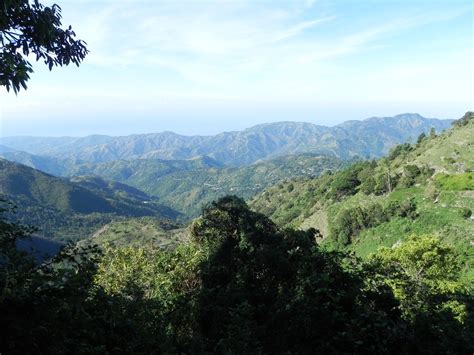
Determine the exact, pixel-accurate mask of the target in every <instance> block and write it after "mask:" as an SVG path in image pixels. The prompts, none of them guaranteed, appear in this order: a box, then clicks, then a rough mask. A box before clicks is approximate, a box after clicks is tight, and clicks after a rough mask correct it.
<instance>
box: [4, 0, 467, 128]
mask: <svg viewBox="0 0 474 355" xmlns="http://www.w3.org/2000/svg"><path fill="white" fill-rule="evenodd" d="M56 2H58V3H59V5H60V6H61V7H62V9H63V25H64V26H67V25H69V24H71V25H72V26H73V29H74V30H75V31H76V33H77V34H78V37H79V38H81V39H83V40H85V41H86V42H87V43H88V48H89V50H90V51H91V53H90V54H89V56H88V57H87V58H86V60H85V61H84V63H83V64H82V65H81V66H80V67H79V68H75V67H72V66H69V67H64V68H55V69H53V71H52V72H49V71H48V70H47V69H46V68H44V66H43V65H42V63H38V64H36V65H35V66H34V68H35V73H33V74H32V76H31V80H30V81H29V83H28V90H27V91H22V92H20V93H19V94H18V96H15V95H14V94H13V93H8V94H7V93H6V91H2V92H1V93H0V121H1V122H0V136H12V135H35V136H61V135H69V136H84V135H88V134H108V135H127V134H134V133H147V132H161V131H174V132H177V133H180V134H186V135H194V134H201V135H207V134H215V133H219V132H222V131H231V130H240V129H244V128H247V127H250V126H253V125H255V124H259V123H267V122H275V121H306V122H311V123H315V124H322V125H329V126H333V125H335V124H337V123H340V122H343V121H346V120H351V119H364V118H367V117H371V116H392V115H396V114H400V113H404V112H417V113H420V114H421V115H423V116H425V117H436V118H459V117H460V116H462V114H463V113H464V112H465V111H467V110H469V109H472V108H473V107H474V97H473V95H474V93H473V90H472V87H473V82H474V66H473V65H472V58H474V55H473V54H474V46H473V27H472V21H473V7H474V6H473V3H472V2H471V1H456V0H454V1H453V0H444V1H435V2H434V1H426V0H416V1H408V0H407V1H397V2H392V1H350V2H347V1H330V0H318V1H278V2H274V1H259V2H252V1H244V0H236V1H230V0H229V1H225V0H222V1H197V2H191V1H179V2H178V1H139V2H134V1H118V2H117V1H108V0H107V1H105V0H103V1H86V0H82V1H78V0H75V1H71V0H67V1H66V0H58V1H56ZM50 3H52V2H49V1H47V2H45V4H48V5H49V4H50Z"/></svg>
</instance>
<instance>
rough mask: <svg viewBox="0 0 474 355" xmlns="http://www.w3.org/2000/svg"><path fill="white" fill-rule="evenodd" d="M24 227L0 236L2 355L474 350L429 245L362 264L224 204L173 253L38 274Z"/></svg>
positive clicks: (460, 299)
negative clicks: (19, 246)
mask: <svg viewBox="0 0 474 355" xmlns="http://www.w3.org/2000/svg"><path fill="white" fill-rule="evenodd" d="M17 228H18V227H16V226H14V225H13V224H2V225H1V229H0V237H1V240H2V242H6V243H7V244H8V242H10V244H8V245H9V246H8V247H6V246H5V247H3V245H7V244H2V247H3V248H2V260H8V263H6V262H3V261H2V264H1V271H2V273H1V275H2V284H1V285H0V286H1V295H2V298H1V299H0V311H1V313H2V317H1V319H0V329H1V331H2V337H1V340H0V349H1V350H2V352H3V351H4V352H5V353H31V352H35V353H65V352H69V353H70V352H75V353H104V352H112V353H160V352H174V353H176V352H180V353H206V352H217V353H314V352H326V353H394V352H396V353H413V352H418V353H423V352H426V353H469V352H472V350H473V349H472V348H471V346H472V344H473V343H472V339H470V338H469V337H470V336H472V334H474V333H473V332H471V331H472V330H473V329H472V295H470V294H469V290H468V289H467V288H466V286H464V285H463V284H462V283H461V282H460V281H459V280H458V276H459V270H460V265H459V263H458V261H459V260H458V258H457V256H456V254H455V252H454V251H453V250H452V249H451V248H449V247H447V246H445V245H444V244H442V243H440V241H439V240H437V239H433V238H431V237H421V238H420V239H416V238H414V239H413V240H412V241H409V242H408V243H406V244H401V245H400V246H399V247H397V248H395V249H386V250H382V251H381V252H380V254H377V255H375V256H374V257H373V258H372V259H371V260H369V261H368V262H365V263H363V262H361V261H360V260H358V259H356V258H354V257H353V256H351V255H348V254H344V253H340V252H328V251H325V250H323V249H321V248H320V247H318V246H317V245H316V244H315V242H314V230H309V231H307V232H305V231H295V230H291V229H279V228H278V227H277V226H276V225H275V224H273V223H272V222H271V221H270V220H269V219H268V218H266V217H264V216H263V215H261V214H258V213H255V212H252V211H250V210H249V209H248V207H247V205H246V204H245V202H244V201H242V200H241V199H239V198H236V197H226V198H223V199H221V200H219V201H217V202H215V203H212V204H211V205H209V206H208V207H207V208H206V209H205V210H204V211H203V214H202V216H201V217H200V218H199V219H198V220H196V222H195V223H194V224H193V226H192V240H191V241H190V242H189V243H186V244H183V245H181V246H179V247H178V248H176V249H175V250H170V251H163V250H161V249H156V248H153V247H124V248H119V249H117V248H114V247H110V246H109V247H107V246H106V247H105V248H103V250H102V251H98V250H96V249H94V248H91V249H88V250H84V249H83V250H80V249H77V248H76V249H69V250H66V251H64V252H63V253H62V254H60V255H59V256H58V257H57V258H56V260H55V261H53V262H47V263H46V264H43V265H39V266H37V265H34V264H33V263H31V262H29V261H28V259H27V258H26V257H25V256H24V255H21V254H20V253H19V252H17V251H16V249H15V248H14V246H13V245H12V244H11V242H12V241H13V240H14V239H15V238H19V237H23V236H24V234H25V233H24V232H22V231H21V230H18V229H17ZM399 265H400V266H401V267H399Z"/></svg>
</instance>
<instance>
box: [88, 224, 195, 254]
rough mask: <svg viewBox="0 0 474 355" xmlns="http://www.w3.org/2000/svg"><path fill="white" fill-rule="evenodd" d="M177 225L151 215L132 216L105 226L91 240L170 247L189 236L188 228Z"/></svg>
mask: <svg viewBox="0 0 474 355" xmlns="http://www.w3.org/2000/svg"><path fill="white" fill-rule="evenodd" d="M176 227H177V226H176V225H165V224H163V221H160V220H157V219H154V218H151V217H142V218H131V219H126V220H122V221H116V222H112V223H109V224H107V225H105V226H103V227H102V228H100V229H99V230H98V231H96V232H95V233H94V234H93V235H92V237H91V238H90V239H89V241H91V242H92V243H96V244H99V245H100V244H103V243H110V244H112V245H114V246H117V247H121V246H130V245H140V246H143V245H147V244H151V245H153V246H158V247H160V248H165V249H168V248H174V247H175V246H176V245H177V244H179V243H181V242H183V241H184V240H186V239H187V238H188V235H187V230H186V229H180V228H176Z"/></svg>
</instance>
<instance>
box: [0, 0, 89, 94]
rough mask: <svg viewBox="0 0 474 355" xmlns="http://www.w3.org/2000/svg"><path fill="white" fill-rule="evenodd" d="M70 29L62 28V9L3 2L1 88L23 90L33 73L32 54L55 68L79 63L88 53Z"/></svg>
mask: <svg viewBox="0 0 474 355" xmlns="http://www.w3.org/2000/svg"><path fill="white" fill-rule="evenodd" d="M75 37H76V34H75V32H74V31H73V30H72V28H71V26H69V27H68V28H67V29H62V28H61V8H60V7H59V6H58V5H56V4H54V5H52V6H51V7H45V6H44V5H42V4H41V3H40V2H39V1H37V0H35V1H34V2H33V3H31V4H30V3H29V1H28V0H4V1H2V2H1V6H0V85H1V86H5V87H6V89H7V91H10V89H13V91H14V92H15V93H18V91H19V90H20V89H21V88H23V89H26V87H27V86H26V82H27V81H28V80H29V79H30V73H32V72H33V68H32V65H31V64H30V62H29V61H28V60H27V57H28V56H29V55H34V56H36V60H37V61H39V60H43V61H44V63H45V64H46V65H47V66H48V68H49V70H51V69H52V68H53V67H54V66H63V65H68V64H70V63H74V64H76V65H77V66H79V63H80V62H81V61H82V60H83V59H84V58H85V56H86V55H87V53H88V50H87V48H86V46H85V44H86V43H85V42H83V41H82V40H79V39H75Z"/></svg>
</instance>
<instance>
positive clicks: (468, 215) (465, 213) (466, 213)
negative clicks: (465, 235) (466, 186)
mask: <svg viewBox="0 0 474 355" xmlns="http://www.w3.org/2000/svg"><path fill="white" fill-rule="evenodd" d="M461 216H462V217H463V218H466V219H467V218H471V216H472V211H471V209H470V208H467V207H463V208H462V209H461Z"/></svg>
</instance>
